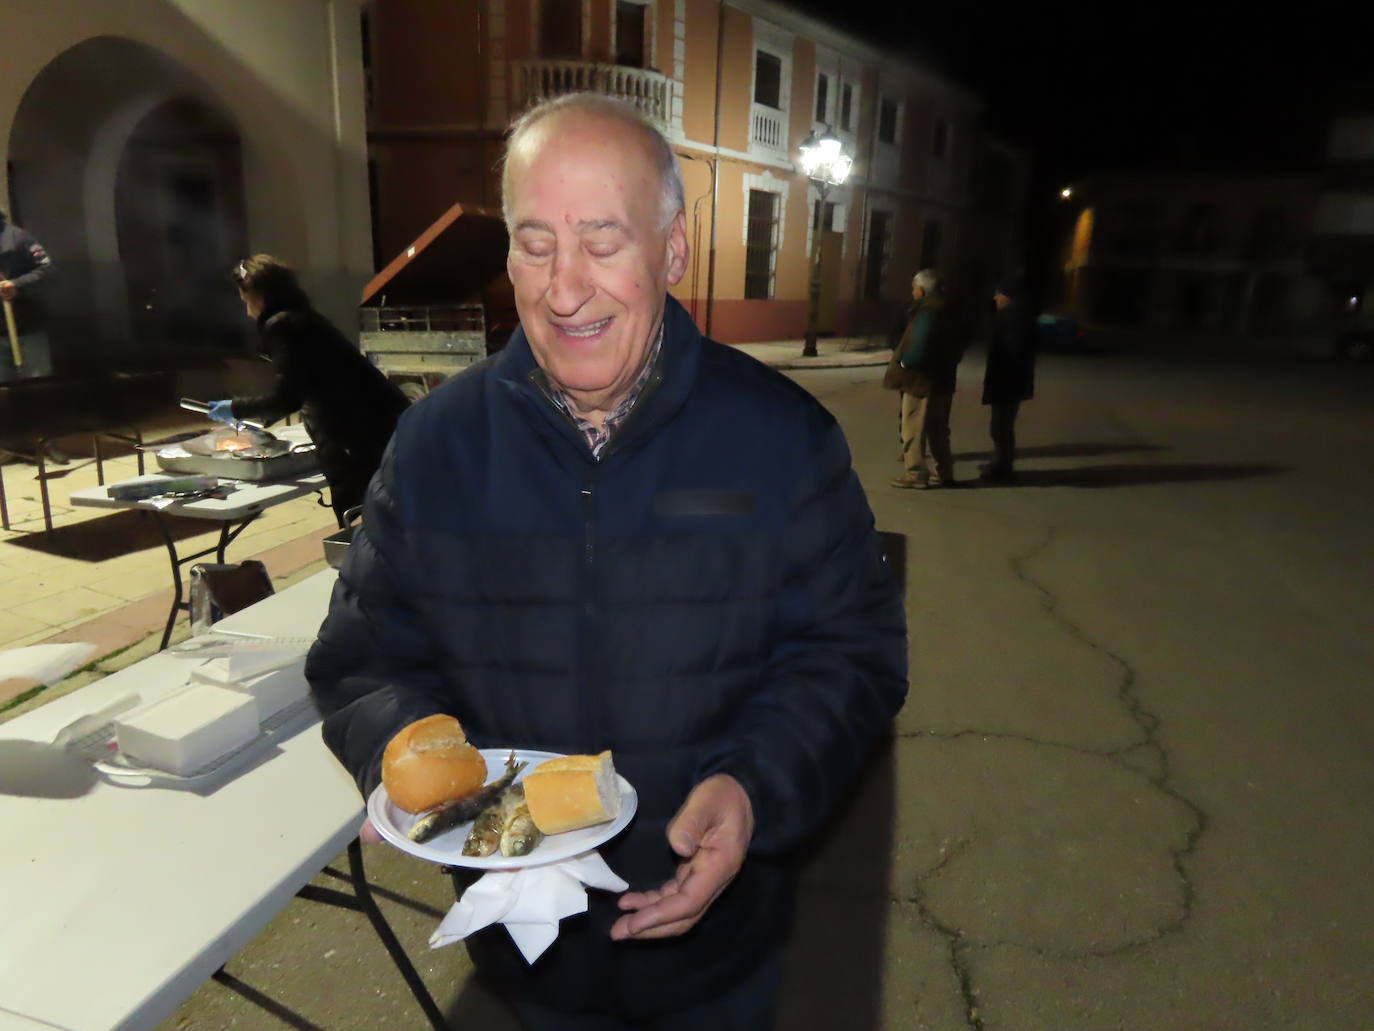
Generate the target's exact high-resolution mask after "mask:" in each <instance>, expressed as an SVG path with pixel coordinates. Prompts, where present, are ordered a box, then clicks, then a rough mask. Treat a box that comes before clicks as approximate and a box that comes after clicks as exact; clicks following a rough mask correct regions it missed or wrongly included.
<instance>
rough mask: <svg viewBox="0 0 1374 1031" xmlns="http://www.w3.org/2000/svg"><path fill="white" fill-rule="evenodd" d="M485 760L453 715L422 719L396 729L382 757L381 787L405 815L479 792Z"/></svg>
mask: <svg viewBox="0 0 1374 1031" xmlns="http://www.w3.org/2000/svg"><path fill="white" fill-rule="evenodd" d="M486 780H487V761H486V760H485V759H483V758H482V753H481V752H479V751H478V750H477V749H475V748H473V747H472V745H470V744H468V739H467V735H465V734H464V733H463V727H462V725H461V724H460V723H459V722H458V721H457V720H456V719H454V718H453V717H452V716H445V715H442V714H441V715H438V716H426V717H425V718H424V719H422V720H416V721H415V722H414V723H411V724H410V725H408V726H405V727H402V728H401V730H400V731H399V732H398V733H397V734H396V736H395V737H393V738H392V739H391V740H390V741H389V742H387V746H386V751H384V752H383V753H382V783H383V784H385V785H386V793H387V794H388V795H390V796H391V800H392V801H393V802H395V803H396V804H397V805H398V806H400V807H401V808H402V809H404V810H405V811H406V812H408V813H422V812H424V811H425V810H426V809H433V808H434V807H435V806H437V805H439V804H440V803H442V802H453V801H457V800H458V799H460V798H467V797H468V796H469V795H472V794H475V793H476V792H477V791H479V790H480V789H481V787H482V785H483V784H485V783H486Z"/></svg>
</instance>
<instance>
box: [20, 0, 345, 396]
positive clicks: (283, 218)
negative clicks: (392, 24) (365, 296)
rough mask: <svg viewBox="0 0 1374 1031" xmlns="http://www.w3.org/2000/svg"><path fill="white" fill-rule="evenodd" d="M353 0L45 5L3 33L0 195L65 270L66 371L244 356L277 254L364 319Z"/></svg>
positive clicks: (61, 313)
mask: <svg viewBox="0 0 1374 1031" xmlns="http://www.w3.org/2000/svg"><path fill="white" fill-rule="evenodd" d="M359 11H360V8H359V4H358V2H357V0H235V2H234V3H223V2H221V0H43V2H42V3H26V4H9V5H7V6H6V9H5V30H4V32H3V33H0V162H3V164H0V168H3V169H4V170H5V173H6V174H5V175H4V176H2V177H0V203H3V204H4V205H5V206H7V207H8V208H9V209H10V210H11V211H12V212H13V215H14V217H15V220H16V221H18V222H19V223H20V224H21V225H23V226H25V227H26V228H27V229H29V230H30V231H32V232H33V233H34V235H35V236H37V238H38V239H39V240H40V241H42V242H43V243H44V244H45V245H46V247H47V249H48V251H49V252H50V253H51V255H52V257H53V260H54V262H55V264H56V265H57V268H58V276H57V277H56V279H55V280H54V282H53V285H52V296H50V297H49V299H48V300H49V303H48V308H49V311H50V320H51V323H52V326H51V329H52V333H53V336H54V339H53V350H54V359H55V362H56V363H57V365H58V367H59V369H62V368H66V369H76V370H90V369H92V368H93V367H99V366H102V365H112V364H113V365H117V364H138V365H144V364H157V363H159V362H165V361H166V360H167V359H168V357H169V356H181V355H185V356H187V357H190V358H194V357H196V356H199V357H206V356H215V355H223V354H228V353H234V352H235V351H241V350H242V348H244V347H245V346H246V340H247V339H248V332H249V329H250V327H249V326H248V324H247V320H246V319H245V318H244V314H243V309H242V305H241V304H240V303H239V301H238V298H237V296H236V294H235V292H234V290H233V287H232V284H231V283H230V281H229V279H228V272H229V270H230V268H232V266H233V263H234V262H236V261H237V260H239V259H240V258H241V257H243V256H244V255H245V254H247V253H252V252H257V251H266V252H269V253H273V254H277V255H279V256H281V257H283V258H285V259H287V260H288V261H290V262H292V263H293V264H295V265H297V266H298V267H299V268H300V269H301V270H302V274H303V279H304V281H305V283H306V286H307V288H308V289H310V290H311V292H312V293H313V294H314V296H315V298H316V301H317V303H319V305H320V307H321V308H322V309H323V310H325V311H326V312H328V313H329V314H330V315H331V316H333V317H334V318H335V319H337V320H338V321H339V323H340V324H341V325H344V326H351V325H353V324H355V323H356V311H355V309H356V305H357V296H358V291H359V289H360V287H361V285H362V283H364V282H365V281H366V280H367V278H368V277H369V276H370V274H371V271H372V261H371V256H372V245H371V239H370V236H369V232H370V227H369V221H368V218H367V217H366V211H367V205H368V194H367V164H366V140H365V121H364V102H363V91H364V82H363V60H362V36H361V31H360V20H359Z"/></svg>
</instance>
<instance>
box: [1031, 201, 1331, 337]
mask: <svg viewBox="0 0 1374 1031" xmlns="http://www.w3.org/2000/svg"><path fill="white" fill-rule="evenodd" d="M1320 188H1321V177H1320V176H1318V175H1310V176H1262V175H1250V176H1220V175H1154V176H1110V177H1101V178H1096V179H1090V180H1086V181H1083V182H1077V183H1074V184H1073V185H1072V187H1071V193H1070V196H1069V197H1067V198H1065V200H1064V202H1063V204H1062V205H1061V208H1062V213H1063V215H1062V221H1061V237H1060V238H1061V241H1062V250H1061V262H1060V268H1059V272H1060V273H1061V278H1060V291H1059V298H1058V301H1059V305H1058V306H1059V307H1061V308H1062V309H1063V310H1064V311H1066V312H1068V313H1069V314H1072V315H1074V316H1075V317H1077V318H1079V319H1080V320H1083V321H1086V322H1090V323H1096V324H1102V325H1111V326H1126V327H1131V326H1134V327H1142V328H1150V329H1159V330H1181V331H1200V332H1209V333H1223V334H1239V335H1282V334H1286V333H1305V332H1310V331H1316V330H1322V329H1324V328H1326V327H1327V326H1328V325H1329V324H1330V322H1331V319H1332V317H1333V315H1334V314H1335V313H1336V311H1337V309H1338V306H1339V304H1338V298H1337V292H1333V290H1332V288H1331V286H1330V284H1328V283H1326V282H1325V281H1323V279H1322V278H1321V277H1320V276H1318V275H1316V274H1314V271H1313V269H1312V267H1311V264H1310V251H1311V243H1312V234H1313V220H1314V215H1315V212H1316V211H1317V207H1318V199H1319V193H1320Z"/></svg>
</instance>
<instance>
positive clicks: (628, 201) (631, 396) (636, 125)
mask: <svg viewBox="0 0 1374 1031" xmlns="http://www.w3.org/2000/svg"><path fill="white" fill-rule="evenodd" d="M503 203H504V209H505V212H506V218H507V220H508V224H509V226H510V231H511V240H510V251H509V256H508V258H507V268H508V271H509V275H510V279H511V281H512V284H513V285H514V288H515V298H516V307H517V310H518V312H519V315H520V328H519V329H518V330H517V331H516V332H515V333H514V334H513V335H512V337H511V339H510V342H509V343H508V344H507V345H506V347H505V348H504V349H503V350H502V351H501V352H500V353H499V354H496V355H493V356H492V357H490V358H488V359H487V360H486V361H484V362H482V363H480V364H478V365H475V366H473V367H471V368H469V369H466V370H464V371H463V372H462V373H460V374H459V375H457V376H455V377H453V378H452V379H450V380H449V381H448V382H446V383H445V384H444V385H443V386H441V387H440V388H439V389H438V390H436V391H434V392H432V393H431V394H429V395H428V396H426V397H425V398H423V399H422V400H420V401H419V402H417V403H416V404H415V405H414V406H413V407H412V408H411V409H410V410H409V411H408V412H407V413H406V414H405V415H404V416H403V417H402V419H401V422H400V425H399V426H398V427H397V430H396V436H395V439H394V440H393V441H392V444H391V447H390V449H389V450H388V452H387V456H386V458H385V460H384V461H383V463H382V468H381V470H380V471H379V472H378V474H377V476H376V478H375V479H374V480H373V482H372V486H371V488H370V489H369V490H368V494H367V501H366V503H365V511H364V520H363V523H362V526H361V528H360V530H359V532H358V534H357V537H356V538H355V540H354V544H353V547H352V548H351V549H350V555H349V557H348V558H347V560H346V561H345V563H344V566H343V568H342V569H341V570H340V573H339V585H338V587H337V588H336V589H335V591H334V595H333V598H332V600H331V604H330V609H329V614H328V616H327V618H326V619H325V622H324V624H323V626H322V627H321V629H320V635H319V638H318V640H317V641H316V643H315V645H314V647H313V648H312V649H311V651H310V654H309V657H308V660H307V663H306V676H307V678H308V680H309V681H310V685H311V691H312V696H313V698H314V700H315V703H316V705H317V706H318V707H319V709H320V711H321V712H322V713H323V714H324V728H323V733H324V740H325V743H326V744H327V745H328V746H329V747H330V748H331V749H332V750H333V752H334V754H335V755H337V756H338V757H339V760H340V761H341V762H342V763H343V765H344V766H345V767H346V768H347V769H348V771H349V772H350V773H351V774H352V776H353V777H354V778H355V780H356V781H357V783H358V786H359V788H360V790H361V791H362V793H363V795H364V796H368V795H370V794H371V793H372V792H373V790H374V789H375V788H376V787H377V785H378V784H379V782H380V778H381V774H380V758H381V755H382V751H383V748H384V747H385V745H386V744H387V742H388V741H389V740H390V739H391V738H392V737H393V736H394V735H395V734H396V733H397V732H398V731H399V730H401V729H402V728H403V727H405V726H407V725H409V724H410V723H411V722H413V721H415V720H417V719H420V718H423V717H427V716H430V715H433V714H435V713H447V714H449V715H451V716H454V717H456V718H457V719H458V720H459V721H460V722H461V723H462V725H463V728H464V730H465V731H466V733H467V736H468V738H469V740H470V741H472V742H473V743H474V744H475V745H477V746H478V747H483V748H510V747H520V748H530V749H540V750H545V751H551V752H557V753H570V754H586V753H596V752H600V751H601V750H603V749H610V750H611V751H612V753H613V756H614V762H615V766H616V768H617V770H618V771H619V772H620V773H621V774H622V775H623V776H624V777H625V778H626V779H628V780H629V782H630V783H631V784H633V785H634V787H635V789H636V790H637V792H638V795H639V808H638V811H637V812H636V815H635V818H634V820H633V821H632V822H631V824H630V825H629V827H628V828H627V829H626V830H625V831H623V832H622V833H620V834H619V835H617V836H616V837H614V838H612V839H610V840H608V841H607V842H606V843H605V844H603V845H601V846H599V851H600V853H601V855H602V856H603V858H604V859H605V860H606V862H607V863H608V864H609V866H610V867H611V869H612V870H614V871H615V872H616V873H617V874H619V875H620V876H621V877H622V878H624V879H625V880H626V881H627V882H628V883H629V889H630V890H629V891H628V892H627V893H625V894H623V895H620V896H619V897H617V896H615V895H614V894H611V893H607V892H601V891H590V892H588V900H587V901H588V910H587V913H586V914H585V915H583V916H577V917H573V918H570V919H567V920H564V921H562V923H561V924H560V925H559V933H558V937H557V939H556V940H555V941H554V942H553V944H552V945H550V946H549V948H548V950H547V951H546V952H544V953H543V954H542V955H541V956H539V957H538V959H537V960H535V961H534V962H533V963H532V964H531V963H527V962H526V961H525V959H524V958H523V956H522V955H521V953H520V952H519V951H518V950H517V949H516V948H515V946H514V944H513V942H512V941H511V939H510V936H509V934H508V933H507V931H506V929H505V928H503V927H500V926H492V927H488V928H486V929H484V930H481V931H479V932H477V933H476V934H474V935H472V936H470V937H468V938H467V939H466V944H467V948H468V951H469V954H470V955H471V957H472V959H473V961H474V963H475V965H476V967H477V970H478V972H479V974H480V975H481V976H482V977H483V978H484V980H485V981H486V982H487V983H488V984H489V985H491V986H492V987H493V988H494V989H495V990H496V991H497V992H498V993H499V994H500V995H502V996H503V997H504V998H506V999H507V1000H508V1001H509V1002H510V1003H511V1005H512V1006H513V1007H514V1008H515V1010H516V1012H517V1014H518V1016H519V1018H520V1020H521V1021H522V1023H523V1024H524V1026H525V1027H526V1028H527V1029H534V1031H544V1029H563V1028H569V1027H574V1026H575V1027H579V1028H581V1027H596V1028H614V1029H627V1028H637V1027H655V1028H659V1027H669V1026H671V1027H673V1028H678V1027H681V1028H711V1029H713V1031H763V1029H766V1028H768V1027H770V1026H771V1025H772V1013H773V1009H774V1005H775V1002H776V995H777V985H778V975H779V968H780V962H781V951H782V944H783V942H784V940H785V937H786V933H787V928H788V924H789V921H790V918H791V913H792V907H793V903H792V896H793V866H794V863H793V862H792V860H793V858H794V857H795V856H796V855H797V853H798V852H799V850H800V849H801V848H802V847H803V845H804V844H805V843H806V842H807V841H808V839H809V838H810V836H811V835H813V834H814V833H815V832H816V831H817V830H818V829H819V828H821V827H822V826H823V825H825V824H826V822H827V820H829V819H831V814H832V811H833V810H834V808H835V807H836V806H837V804H839V803H840V802H842V801H843V800H844V799H845V798H846V797H847V795H848V793H849V792H850V791H851V790H852V788H853V785H854V781H855V778H856V775H857V772H858V770H859V768H860V766H861V765H862V763H863V762H864V760H865V758H866V756H868V754H869V753H870V751H871V750H872V748H873V746H874V745H875V743H876V742H877V741H878V740H879V738H880V737H882V736H883V735H884V734H886V733H887V732H888V731H889V728H890V724H891V720H892V718H893V716H894V715H895V714H896V712H897V710H898V709H899V708H900V707H901V705H902V702H903V700H904V698H905V695H906V656H907V644H906V626H905V618H904V614H903V610H902V600H901V596H900V591H899V588H898V587H897V583H896V579H895V577H894V576H893V574H892V571H891V569H890V568H889V567H888V565H887V560H886V558H885V556H884V554H883V551H882V548H881V544H880V541H879V538H878V535H877V533H876V532H875V529H874V525H873V514H872V511H871V510H870V508H869V506H868V502H867V500H866V498H865V495H864V491H863V488H862V486H861V485H860V483H859V481H858V478H857V477H856V475H855V473H854V470H853V468H852V466H851V463H850V455H849V450H848V447H847V446H846V444H845V440H844V435H843V433H842V431H841V430H840V427H839V426H838V425H837V423H836V422H835V419H834V417H833V416H831V415H830V414H829V413H828V412H827V411H826V410H825V408H824V407H823V406H822V405H821V404H820V403H819V402H818V401H816V400H815V398H813V397H812V396H811V395H809V394H807V393H806V392H805V391H803V390H802V389H801V388H800V387H798V386H797V385H796V384H794V383H793V382H792V381H790V380H788V379H787V378H786V377H784V376H783V375H781V374H780V373H778V372H776V371H774V370H772V369H769V368H767V367H766V366H764V365H762V364H761V363H759V362H757V361H756V360H754V359H753V358H751V357H749V356H748V355H745V354H743V353H741V352H739V351H736V350H733V349H731V348H728V347H725V346H722V345H721V344H718V343H716V342H714V341H711V340H708V339H705V338H704V337H703V336H702V335H701V333H700V331H699V330H698V329H697V327H696V325H695V324H694V323H693V321H692V318H691V316H690V315H689V314H688V313H687V312H686V310H685V309H684V308H683V307H682V306H681V305H680V304H678V302H677V301H676V300H674V299H673V298H671V297H670V296H669V295H668V293H667V289H668V287H669V286H670V285H671V284H674V283H677V282H678V281H679V280H680V279H681V278H682V275H683V272H684V270H685V269H686V267H687V265H688V253H689V252H688V236H687V228H686V219H685V215H684V213H683V199H682V186H681V178H680V174H679V172H678V170H677V166H676V162H675V159H674V157H673V153H672V150H671V149H670V147H669V145H668V143H667V141H666V140H664V138H663V137H662V136H661V135H660V134H659V132H658V131H657V130H656V129H654V128H653V127H652V126H651V125H650V124H649V123H648V122H646V121H645V120H644V119H643V117H642V116H641V115H640V114H639V113H638V112H637V111H635V109H634V108H632V107H630V106H629V105H626V104H624V103H622V102H620V101H617V100H614V99H612V98H609V97H605V96H600V95H596V94H570V95H568V96H565V97H560V98H558V99H556V100H552V101H547V102H545V103H543V104H541V105H539V106H537V107H535V108H533V109H531V110H530V111H529V112H527V113H526V114H525V115H523V116H522V117H521V119H520V120H519V121H518V122H517V123H516V125H515V126H514V128H513V131H512V133H511V135H510V138H509V144H508V149H507V159H506V165H505V171H504V178H503ZM361 836H362V837H363V839H364V840H376V838H377V834H376V831H375V829H373V828H371V827H370V825H365V826H364V828H363V831H362V833H361ZM836 990H837V991H839V990H842V989H841V988H840V987H839V986H836ZM584 1020H585V1021H586V1023H583V1021H584Z"/></svg>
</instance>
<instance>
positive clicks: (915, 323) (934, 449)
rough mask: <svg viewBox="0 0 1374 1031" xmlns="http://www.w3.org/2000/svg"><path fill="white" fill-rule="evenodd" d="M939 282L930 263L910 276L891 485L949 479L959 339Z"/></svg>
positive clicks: (950, 482) (941, 483)
mask: <svg viewBox="0 0 1374 1031" xmlns="http://www.w3.org/2000/svg"><path fill="white" fill-rule="evenodd" d="M942 287H943V284H942V283H941V282H940V277H939V275H938V274H937V273H936V271H935V270H934V269H922V270H921V271H920V272H917V273H916V275H915V276H913V277H912V280H911V300H912V305H911V308H910V309H909V312H908V318H907V323H906V328H905V330H904V331H903V333H902V336H901V339H900V340H899V341H898V343H897V354H896V355H895V356H894V357H895V358H896V359H897V362H898V366H899V369H900V372H899V376H898V379H897V381H896V382H895V384H894V385H895V387H896V389H898V390H900V391H901V392H902V393H901V396H902V405H901V413H900V418H901V422H900V428H899V437H900V439H901V445H902V465H903V467H904V471H903V472H902V475H900V476H898V477H897V478H896V479H895V480H893V481H892V486H894V487H905V488H915V489H917V490H926V489H928V488H931V487H952V486H954V482H955V481H954V452H953V450H952V448H951V447H950V442H949V412H950V408H951V407H952V406H953V404H954V385H955V376H956V370H957V369H958V366H959V359H960V358H961V357H962V355H963V341H960V340H958V339H956V338H955V334H954V332H953V328H954V327H953V325H952V324H951V321H950V316H949V312H948V311H946V305H945V296H944V290H943V288H942ZM885 382H891V381H890V380H889V381H885ZM927 455H929V456H930V461H931V462H932V463H933V464H934V466H935V468H934V470H932V469H931V468H930V466H929V465H928V464H927V461H926V456H927Z"/></svg>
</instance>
